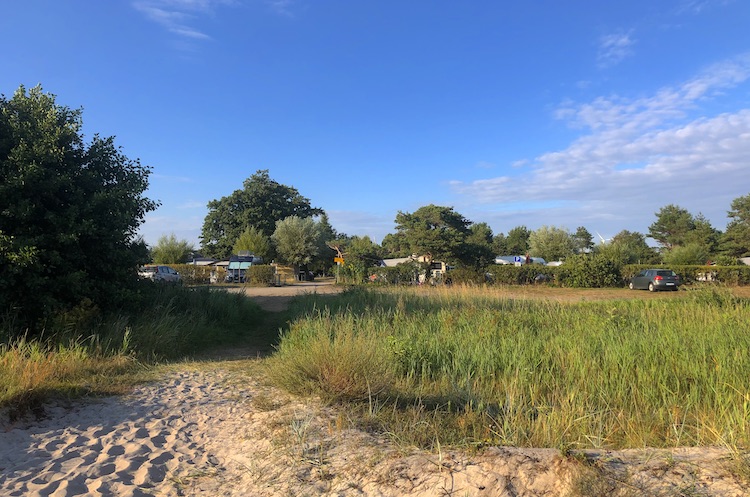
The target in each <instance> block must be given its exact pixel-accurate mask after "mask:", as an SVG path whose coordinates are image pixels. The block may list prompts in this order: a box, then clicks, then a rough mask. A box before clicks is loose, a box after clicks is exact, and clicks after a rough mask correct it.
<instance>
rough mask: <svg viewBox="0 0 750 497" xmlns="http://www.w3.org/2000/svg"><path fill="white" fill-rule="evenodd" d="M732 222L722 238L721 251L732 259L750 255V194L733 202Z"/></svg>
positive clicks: (730, 214)
mask: <svg viewBox="0 0 750 497" xmlns="http://www.w3.org/2000/svg"><path fill="white" fill-rule="evenodd" d="M727 216H728V217H729V219H730V221H729V224H727V229H726V231H725V232H724V234H723V236H722V237H721V250H722V252H723V253H724V254H725V255H729V256H731V257H746V256H748V255H750V194H748V195H745V196H743V197H738V198H736V199H734V200H732V204H731V210H730V211H728V212H727Z"/></svg>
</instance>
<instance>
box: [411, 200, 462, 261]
mask: <svg viewBox="0 0 750 497" xmlns="http://www.w3.org/2000/svg"><path fill="white" fill-rule="evenodd" d="M470 224H471V222H470V221H468V220H467V219H465V218H464V217H463V216H462V215H461V214H459V213H457V212H455V211H454V210H453V208H452V207H441V206H437V205H433V204H430V205H426V206H424V207H420V208H419V209H417V210H416V211H414V213H411V214H409V213H405V212H401V211H399V212H398V214H397V215H396V231H397V232H398V233H400V234H401V235H402V236H403V237H404V241H405V242H406V244H407V246H408V248H409V251H410V253H412V254H417V255H418V256H425V257H426V258H427V260H428V262H431V261H432V260H440V261H443V262H445V263H447V264H456V263H457V262H459V261H460V260H461V259H462V257H461V256H462V255H463V253H462V251H463V244H464V242H465V240H466V237H467V235H468V234H469V225H470Z"/></svg>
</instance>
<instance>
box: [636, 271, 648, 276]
mask: <svg viewBox="0 0 750 497" xmlns="http://www.w3.org/2000/svg"><path fill="white" fill-rule="evenodd" d="M646 273H647V271H641V272H640V273H638V276H646Z"/></svg>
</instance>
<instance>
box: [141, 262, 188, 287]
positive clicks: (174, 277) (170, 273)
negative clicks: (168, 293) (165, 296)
mask: <svg viewBox="0 0 750 497" xmlns="http://www.w3.org/2000/svg"><path fill="white" fill-rule="evenodd" d="M138 276H139V277H140V278H141V279H144V280H151V281H153V282H156V283H173V284H176V285H179V284H182V276H180V273H178V272H177V271H175V270H174V269H172V268H171V267H169V266H157V265H152V264H149V265H147V266H143V267H141V268H140V269H139V270H138Z"/></svg>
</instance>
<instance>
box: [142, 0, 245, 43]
mask: <svg viewBox="0 0 750 497" xmlns="http://www.w3.org/2000/svg"><path fill="white" fill-rule="evenodd" d="M234 3H235V1H234V0H138V1H135V2H133V4H132V5H133V7H134V8H135V9H136V10H138V11H139V12H141V13H142V14H144V15H145V16H146V18H148V19H149V20H151V21H153V22H155V23H157V24H160V25H161V26H163V27H164V28H165V29H166V30H167V31H169V32H170V33H173V34H176V35H178V36H180V37H182V38H187V39H191V40H210V39H211V36H209V35H208V34H206V33H204V32H203V31H201V30H200V29H198V28H196V27H194V26H193V24H195V23H196V22H197V21H198V20H199V19H200V18H201V17H205V16H210V15H213V12H214V11H215V10H216V9H217V8H218V7H220V6H222V5H233V4H234Z"/></svg>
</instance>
